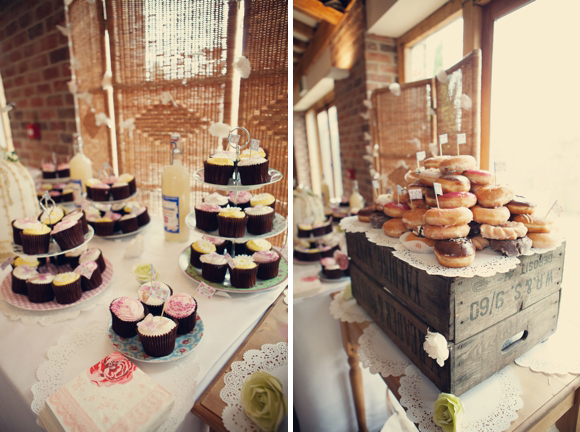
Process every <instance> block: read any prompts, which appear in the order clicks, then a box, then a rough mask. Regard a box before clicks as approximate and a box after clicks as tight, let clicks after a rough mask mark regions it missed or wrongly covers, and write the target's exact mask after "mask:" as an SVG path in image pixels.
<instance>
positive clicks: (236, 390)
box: [220, 342, 288, 432]
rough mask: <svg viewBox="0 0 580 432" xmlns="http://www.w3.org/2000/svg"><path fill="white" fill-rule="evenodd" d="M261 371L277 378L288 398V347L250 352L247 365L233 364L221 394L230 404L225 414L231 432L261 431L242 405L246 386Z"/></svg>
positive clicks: (246, 356)
mask: <svg viewBox="0 0 580 432" xmlns="http://www.w3.org/2000/svg"><path fill="white" fill-rule="evenodd" d="M259 370H265V371H266V372H270V373H272V374H273V375H275V376H277V377H278V378H279V379H280V381H281V382H282V385H283V387H284V392H285V394H286V395H288V344H287V343H286V342H279V343H277V344H275V345H272V344H265V345H262V349H261V350H248V351H246V352H245V353H244V360H243V361H237V362H234V363H232V370H231V371H230V372H228V373H227V374H226V375H225V376H224V383H225V386H224V388H223V389H221V391H220V397H221V398H222V400H223V401H224V402H225V403H226V404H227V406H226V407H225V408H224V410H223V413H222V420H223V422H224V426H225V427H226V429H227V430H229V431H232V432H234V431H235V432H238V431H252V432H260V429H258V427H257V426H256V425H255V424H254V423H252V421H251V420H250V419H249V418H248V417H246V415H245V414H244V409H243V408H242V403H241V402H240V393H241V391H242V384H243V383H244V381H246V380H247V379H248V378H249V377H250V375H252V374H253V373H254V372H256V371H259Z"/></svg>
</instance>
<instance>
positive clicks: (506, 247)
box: [489, 237, 532, 257]
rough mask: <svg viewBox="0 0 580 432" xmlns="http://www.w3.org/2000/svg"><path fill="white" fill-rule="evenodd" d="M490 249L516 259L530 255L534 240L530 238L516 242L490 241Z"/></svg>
mask: <svg viewBox="0 0 580 432" xmlns="http://www.w3.org/2000/svg"><path fill="white" fill-rule="evenodd" d="M489 247H490V248H492V249H493V250H494V251H497V252H499V253H501V254H503V255H505V256H508V257H515V256H520V255H523V254H525V253H528V252H529V251H530V249H531V248H532V240H531V239H530V238H528V237H522V238H518V239H515V240H490V241H489Z"/></svg>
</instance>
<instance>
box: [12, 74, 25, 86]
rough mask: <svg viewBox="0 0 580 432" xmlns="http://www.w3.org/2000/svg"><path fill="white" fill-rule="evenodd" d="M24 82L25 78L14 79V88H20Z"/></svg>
mask: <svg viewBox="0 0 580 432" xmlns="http://www.w3.org/2000/svg"><path fill="white" fill-rule="evenodd" d="M25 82H26V80H25V78H24V77H23V76H19V77H16V78H14V86H15V87H20V86H21V85H24V84H25Z"/></svg>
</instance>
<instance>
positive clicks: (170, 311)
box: [165, 293, 197, 335]
mask: <svg viewBox="0 0 580 432" xmlns="http://www.w3.org/2000/svg"><path fill="white" fill-rule="evenodd" d="M165 315H167V318H171V319H172V320H173V321H175V322H176V323H177V334H178V335H182V334H186V333H189V332H191V331H193V329H194V327H195V320H196V316H197V302H196V301H195V299H194V298H193V297H192V296H190V295H189V294H185V293H178V294H174V295H172V296H171V297H169V300H167V303H166V304H165Z"/></svg>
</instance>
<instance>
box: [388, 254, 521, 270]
mask: <svg viewBox="0 0 580 432" xmlns="http://www.w3.org/2000/svg"><path fill="white" fill-rule="evenodd" d="M393 255H394V256H396V257H397V258H399V259H401V260H403V261H405V262H406V263H408V264H410V265H412V266H413V267H416V268H418V269H421V270H425V271H426V272H427V273H428V274H430V275H438V276H446V277H474V276H483V277H489V276H493V275H495V274H496V273H507V272H508V271H510V270H512V269H514V268H516V267H517V266H518V264H519V263H520V260H519V259H518V258H516V257H505V256H503V255H500V254H498V253H497V252H495V251H492V250H491V249H484V250H482V251H477V252H476V253H475V259H474V260H473V263H472V264H471V265H470V266H469V267H463V268H449V267H443V266H442V265H441V264H439V263H438V262H437V258H436V257H435V254H420V253H415V252H411V251H409V250H408V249H403V248H401V249H397V250H395V251H393Z"/></svg>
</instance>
